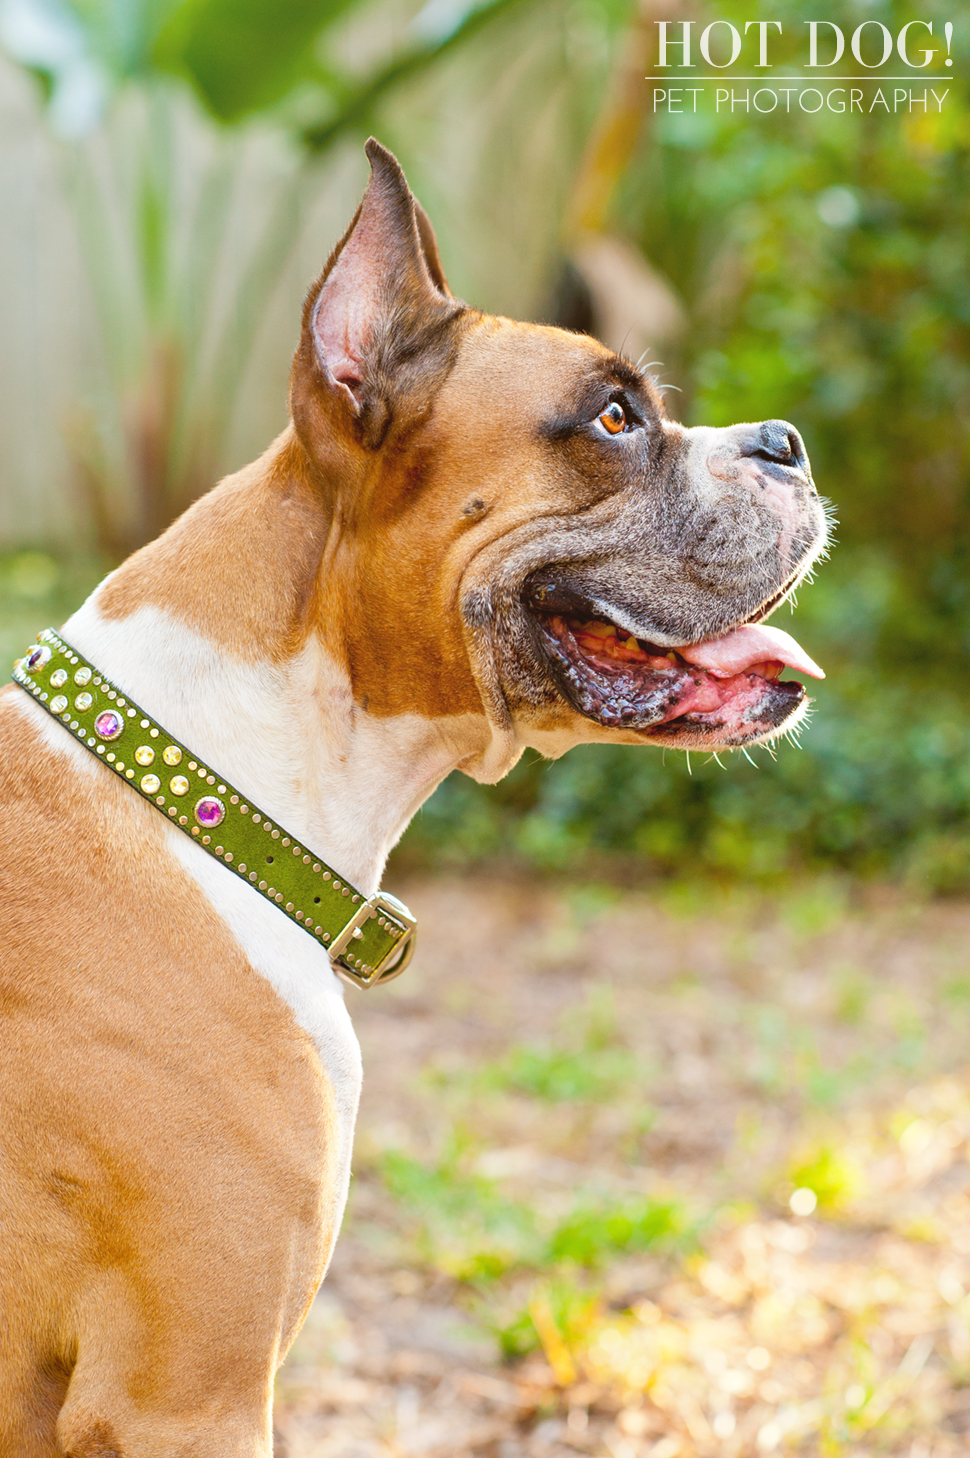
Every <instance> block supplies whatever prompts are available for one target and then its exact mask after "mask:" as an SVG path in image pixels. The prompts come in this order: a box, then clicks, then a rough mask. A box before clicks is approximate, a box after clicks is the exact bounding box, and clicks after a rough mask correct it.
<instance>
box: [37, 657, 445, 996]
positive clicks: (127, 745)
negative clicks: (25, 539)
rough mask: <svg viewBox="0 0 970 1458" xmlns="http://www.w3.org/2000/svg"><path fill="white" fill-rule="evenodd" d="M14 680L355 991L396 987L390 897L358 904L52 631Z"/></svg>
mask: <svg viewBox="0 0 970 1458" xmlns="http://www.w3.org/2000/svg"><path fill="white" fill-rule="evenodd" d="M13 679H14V682H15V683H18V684H19V685H20V687H21V688H22V689H25V690H26V691H27V693H29V694H31V695H32V696H33V697H34V698H35V699H36V700H37V702H38V703H39V704H40V705H41V706H42V707H43V708H45V709H46V710H47V712H48V713H49V714H50V715H51V717H52V718H54V719H57V720H58V721H59V722H60V723H61V724H63V726H64V728H65V729H66V730H67V731H68V732H69V733H70V734H71V735H72V737H76V739H77V741H78V743H79V744H83V745H84V746H85V748H87V749H89V750H90V751H91V753H92V754H93V755H94V756H95V757H96V758H97V759H100V760H101V761H102V763H103V764H104V765H105V766H106V768H108V769H110V770H112V771H113V772H114V773H115V774H116V775H118V776H119V777H120V778H121V779H123V780H126V781H127V782H128V784H130V785H131V788H132V789H133V790H135V791H137V793H138V794H139V795H141V797H142V798H143V799H144V800H147V801H148V803H149V804H150V805H153V806H154V807H155V808H156V809H157V810H158V812H159V813H160V814H161V815H164V816H165V817H166V818H167V819H169V820H171V822H172V824H173V825H177V826H178V827H179V829H180V830H182V831H184V833H185V834H186V835H187V836H189V837H190V838H191V839H192V840H194V841H195V842H196V844H197V845H200V846H201V847H202V849H203V850H204V851H206V852H207V853H208V854H209V855H210V856H215V857H216V858H217V859H218V860H220V861H221V862H222V864H223V865H224V866H227V867H228V868H229V870H231V871H234V872H235V874H236V875H237V876H239V877H241V878H242V880H244V881H245V882H246V883H247V884H248V885H249V886H251V887H252V889H253V891H255V892H258V893H259V895H261V896H264V897H265V898H266V900H267V901H272V902H273V904H274V906H277V907H278V908H279V910H280V911H281V912H282V913H283V914H284V916H288V917H289V918H290V920H291V921H295V922H296V924H297V925H298V926H300V927H302V928H303V930H304V931H305V932H307V934H308V935H309V936H311V937H312V938H313V939H314V941H316V942H319V943H321V945H323V946H325V947H326V949H327V951H328V952H329V953H330V958H331V961H332V962H333V965H334V969H335V970H336V971H337V972H339V973H340V974H341V975H342V976H343V977H345V978H347V980H348V981H351V982H354V983H356V985H357V986H359V987H373V986H374V984H375V983H377V982H388V981H390V979H391V978H392V977H397V976H399V974H400V973H401V972H403V971H404V968H405V967H406V966H407V964H408V962H409V961H410V960H411V956H412V954H413V952H414V943H415V929H416V926H417V923H416V921H415V919H414V917H413V916H412V915H411V913H410V912H409V911H408V909H407V907H406V906H405V905H404V904H403V903H402V902H400V901H398V899H397V897H396V896H389V895H387V894H386V893H384V892H380V891H379V892H377V894H376V895H374V896H364V895H363V894H362V893H361V892H360V891H357V890H355V889H354V887H353V886H351V885H349V884H348V883H347V882H346V881H344V880H343V879H342V878H341V877H339V876H338V875H337V873H336V872H335V871H334V870H332V868H331V867H330V866H328V865H326V864H325V863H324V861H323V860H322V859H321V858H320V857H319V856H318V855H315V854H314V853H313V851H311V850H310V849H309V847H308V846H305V845H303V844H302V843H301V842H300V841H298V840H297V839H296V838H295V837H294V836H292V835H288V834H287V832H286V831H285V830H283V828H282V827H281V826H278V825H275V824H274V823H273V821H272V820H271V819H270V818H269V817H268V816H267V815H265V814H264V813H263V811H262V810H260V809H259V808H258V807H257V806H255V805H253V804H251V803H250V802H249V801H248V800H247V799H246V798H245V796H243V795H241V794H240V793H239V791H238V790H236V789H234V788H233V786H232V785H230V784H229V782H228V780H226V779H224V777H223V776H222V775H219V774H217V773H216V771H215V770H214V769H213V768H212V767H211V765H208V764H206V763H204V761H202V760H201V759H199V758H198V757H197V756H194V755H193V754H192V752H191V750H189V749H187V748H186V746H185V745H184V744H180V743H179V741H178V740H177V739H173V737H172V735H171V734H169V733H168V731H167V730H166V729H163V728H162V726H161V725H160V724H158V723H156V721H155V720H154V719H153V718H152V717H151V715H150V714H146V713H145V711H144V709H141V708H139V706H138V705H137V704H136V703H133V702H132V700H131V699H129V698H128V697H127V696H126V695H125V694H124V692H123V690H121V689H119V688H118V686H117V685H116V684H113V683H111V682H110V680H109V679H107V678H105V676H104V674H103V673H99V672H98V670H97V668H95V666H94V664H93V663H89V662H88V661H87V659H86V658H84V657H83V656H82V655H81V654H80V653H78V651H77V649H75V648H72V647H71V645H70V644H69V643H65V642H64V640H63V638H61V637H60V636H59V635H58V634H57V633H55V632H54V630H53V629H52V628H46V629H45V630H44V632H43V633H40V634H39V635H38V639H37V647H35V648H32V649H30V651H29V652H28V653H27V655H26V657H24V658H21V659H19V660H18V662H17V663H16V664H15V665H14V670H13Z"/></svg>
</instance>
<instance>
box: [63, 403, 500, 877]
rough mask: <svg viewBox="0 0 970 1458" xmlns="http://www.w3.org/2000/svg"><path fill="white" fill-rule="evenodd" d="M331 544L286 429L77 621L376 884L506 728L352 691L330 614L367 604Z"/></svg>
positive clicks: (219, 757) (86, 637)
mask: <svg viewBox="0 0 970 1458" xmlns="http://www.w3.org/2000/svg"><path fill="white" fill-rule="evenodd" d="M335 552H338V553H339V548H338V547H335V533H334V529H333V521H332V514H331V513H330V512H329V511H328V510H327V508H326V506H325V504H324V502H323V500H322V498H321V495H320V492H319V490H318V489H317V488H316V487H315V485H314V483H313V482H312V481H309V480H308V479H307V474H306V470H305V465H304V462H303V461H301V458H300V452H299V449H298V447H297V446H296V443H295V441H294V439H293V437H292V435H291V433H290V432H287V433H285V434H284V436H283V437H281V438H280V440H279V441H278V442H277V443H276V444H275V446H274V447H273V448H272V449H271V451H270V452H268V453H267V455H266V456H265V457H263V458H262V460H261V461H259V462H257V463H256V464H255V465H254V466H252V467H248V468H247V469H246V470H245V471H242V472H240V473H239V474H238V475H237V476H236V477H232V478H230V479H229V480H228V481H226V482H224V483H223V484H222V485H221V486H220V487H219V488H217V489H216V490H215V491H214V492H212V493H210V495H209V496H207V497H204V498H203V499H202V500H201V501H200V502H198V503H197V504H196V506H195V507H194V508H193V509H192V510H191V511H190V512H188V513H186V515H185V516H184V517H182V518H181V519H180V520H179V521H178V522H176V523H175V525H174V526H173V527H172V528H170V529H169V531H168V532H167V533H165V535H164V536H162V537H160V538H159V539H158V541H156V542H153V543H151V544H150V545H149V546H147V547H145V548H143V549H142V550H141V551H140V552H138V553H136V554H135V556H133V557H131V558H129V559H128V561H127V562H125V563H124V564H123V565H122V566H121V567H120V568H119V569H118V570H117V571H116V572H115V573H113V574H111V576H109V577H108V578H106V579H105V581H104V582H103V583H102V584H101V586H100V587H99V588H98V589H97V590H96V591H95V592H94V593H93V594H92V596H91V597H90V598H89V599H88V601H87V602H86V603H85V604H84V605H83V606H82V607H81V608H80V609H79V611H78V612H77V613H75V614H74V616H73V617H72V618H71V619H70V620H69V621H68V622H67V623H66V624H65V627H64V636H65V637H66V638H67V640H68V641H69V642H71V643H73V644H74V645H75V646H76V647H77V648H78V649H79V650H80V651H81V652H82V653H84V654H85V655H86V656H87V657H88V658H90V659H91V661H92V662H94V663H95V664H97V666H98V667H99V668H100V669H101V670H102V671H103V672H104V673H105V674H107V675H108V677H110V678H111V679H113V680H114V681H115V682H116V683H118V684H119V685H120V686H121V687H122V688H123V689H124V690H125V691H126V692H127V693H129V694H130V696H131V697H132V698H133V699H134V700H135V701H136V702H137V703H139V704H141V705H142V707H143V708H145V709H146V710H147V711H148V712H149V713H150V714H152V715H153V716H154V717H155V718H157V719H158V720H159V721H160V722H161V723H162V724H164V725H165V727H166V728H167V729H168V730H170V732H171V733H172V734H173V735H175V736H176V737H178V738H179V739H181V740H182V741H183V743H185V744H187V745H188V746H189V747H190V748H191V749H193V750H195V751H197V753H198V754H199V756H200V757H204V758H205V759H206V760H208V761H209V762H210V763H211V764H212V765H213V766H214V767H215V768H216V769H217V770H219V771H220V772H222V773H223V774H225V775H226V777H227V778H228V779H230V780H231V781H232V782H233V783H234V784H235V785H236V786H237V787H238V788H239V789H240V790H241V791H243V793H245V794H246V795H247V796H250V797H251V798H252V800H253V801H254V803H255V804H257V805H259V806H260V807H261V808H262V809H264V810H265V811H266V812H267V813H268V814H269V815H270V816H272V818H273V819H274V820H275V821H276V822H277V823H278V824H280V825H282V826H284V827H285V828H286V829H288V830H290V831H291V832H292V833H293V834H294V835H295V836H297V837H299V838H301V839H303V840H305V841H306V842H307V843H308V844H309V845H311V846H313V848H314V849H316V850H318V851H319V853H320V855H321V856H323V857H325V858H326V860H327V862H328V863H329V864H330V865H332V866H333V867H334V868H335V869H337V870H339V871H340V872H341V873H342V874H343V875H344V876H345V877H347V878H349V879H350V880H352V881H353V882H354V884H355V885H356V886H357V887H358V888H359V889H360V890H362V891H363V892H365V893H366V894H370V893H371V892H373V891H374V890H376V889H377V887H378V885H379V883H380V878H381V874H382V871H383V868H384V862H385V860H386V857H387V855H388V852H389V851H390V849H391V848H392V846H393V845H394V844H395V842H396V841H397V839H398V838H399V836H400V835H401V833H402V832H403V830H404V828H405V827H406V825H407V823H408V821H409V820H410V818H411V816H412V815H413V814H414V813H415V811H416V810H417V809H418V807H419V806H420V805H421V804H422V803H423V801H424V800H425V799H426V798H427V797H428V796H429V795H430V794H431V792H432V791H433V790H434V789H435V787H436V786H437V785H438V784H439V783H440V782H441V780H442V779H444V777H445V776H446V775H447V774H448V773H449V772H450V771H451V770H452V769H454V768H455V767H456V766H457V765H459V764H463V763H465V764H473V763H476V762H480V761H481V759H482V757H483V756H487V755H488V754H489V750H490V747H491V743H492V739H493V736H492V734H491V732H490V729H489V726H488V723H487V721H486V718H485V715H484V714H483V713H481V712H479V713H474V712H468V711H467V710H466V711H463V712H458V713H454V714H448V715H445V716H441V715H437V716H434V717H428V716H425V715H422V714H418V713H396V714H393V715H384V716H380V715H377V714H374V713H371V712H368V710H367V709H366V708H364V707H362V706H361V705H360V704H359V703H357V702H355V697H354V691H353V685H352V678H351V672H350V670H349V665H348V659H347V656H346V654H345V653H344V652H343V651H342V645H341V643H340V641H339V637H335V635H334V633H332V632H331V633H329V634H327V633H325V632H321V631H320V629H319V625H320V624H321V623H331V624H336V625H339V624H340V622H341V621H342V619H343V618H344V617H345V616H346V613H347V610H348V608H349V610H350V611H351V612H352V611H353V608H354V604H353V602H350V603H345V602H344V601H343V599H344V598H345V597H346V596H347V593H348V591H350V590H351V589H350V588H348V586H347V582H346V577H345V575H343V574H342V573H341V572H340V570H339V567H338V565H337V564H336V563H335V562H334V560H333V557H334V554H335ZM338 632H339V628H338ZM402 669H404V670H405V671H406V666H404V665H402Z"/></svg>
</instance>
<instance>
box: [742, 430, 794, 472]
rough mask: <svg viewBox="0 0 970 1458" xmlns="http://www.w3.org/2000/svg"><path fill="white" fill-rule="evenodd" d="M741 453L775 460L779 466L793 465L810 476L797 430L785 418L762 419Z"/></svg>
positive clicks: (764, 459)
mask: <svg viewBox="0 0 970 1458" xmlns="http://www.w3.org/2000/svg"><path fill="white" fill-rule="evenodd" d="M742 455H745V456H758V457H760V459H761V460H763V461H775V462H776V463H777V464H778V465H779V466H794V467H796V468H797V469H798V470H799V471H804V472H805V475H806V476H809V477H811V468H810V467H809V464H808V452H807V451H806V450H805V446H804V443H803V441H802V438H801V436H800V435H799V434H798V431H797V430H796V429H795V427H794V426H793V425H789V424H788V421H787V420H765V421H762V423H761V425H760V426H759V427H758V429H757V432H755V433H754V435H753V438H752V439H751V440H750V442H749V443H748V445H747V446H746V448H745V449H743V450H742Z"/></svg>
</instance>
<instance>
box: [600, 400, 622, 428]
mask: <svg viewBox="0 0 970 1458" xmlns="http://www.w3.org/2000/svg"><path fill="white" fill-rule="evenodd" d="M597 419H598V421H599V423H600V425H602V427H603V429H604V430H605V431H608V432H609V434H610V435H619V434H620V432H621V431H623V430H626V428H627V418H626V411H625V410H624V409H623V406H622V405H621V404H620V402H619V400H611V401H610V403H609V405H607V407H606V409H605V410H604V411H603V413H602V414H601V415H598V416H597Z"/></svg>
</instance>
